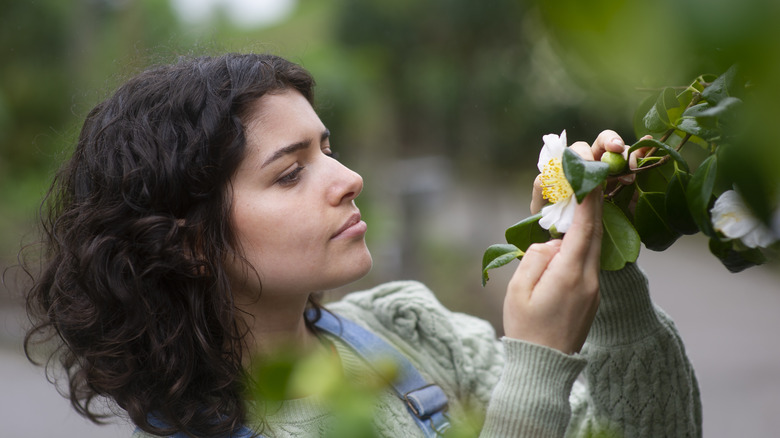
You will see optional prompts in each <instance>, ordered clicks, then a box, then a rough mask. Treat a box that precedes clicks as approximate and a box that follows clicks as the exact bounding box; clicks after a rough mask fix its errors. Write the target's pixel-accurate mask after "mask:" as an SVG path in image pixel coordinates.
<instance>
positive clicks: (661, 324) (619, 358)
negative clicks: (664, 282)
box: [567, 264, 701, 437]
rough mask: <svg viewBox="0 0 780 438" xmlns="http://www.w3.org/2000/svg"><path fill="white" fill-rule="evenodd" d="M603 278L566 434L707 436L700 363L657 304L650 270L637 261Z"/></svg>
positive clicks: (584, 349) (608, 273)
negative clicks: (688, 353) (696, 369)
mask: <svg viewBox="0 0 780 438" xmlns="http://www.w3.org/2000/svg"><path fill="white" fill-rule="evenodd" d="M600 285H601V303H600V305H599V310H598V312H597V314H596V319H595V320H594V322H593V326H592V327H591V331H590V333H589V335H588V339H587V341H586V343H585V346H584V347H583V349H582V352H581V354H582V355H583V356H584V357H585V358H586V359H587V366H586V368H585V371H584V373H583V379H582V384H579V382H578V384H577V385H575V387H574V388H573V391H572V395H571V402H572V417H571V422H570V424H569V428H568V431H567V436H570V437H585V436H665V437H700V436H701V402H700V397H699V389H698V384H697V382H696V376H695V374H694V371H693V367H692V366H691V364H690V362H689V360H688V358H687V356H686V354H685V348H684V346H683V343H682V340H681V339H680V336H679V333H678V331H677V329H676V328H675V326H674V323H673V322H672V321H671V319H670V318H669V317H668V316H667V315H666V313H664V312H663V311H662V310H661V309H660V308H658V307H657V306H655V305H654V304H653V303H652V301H651V299H650V294H649V291H648V283H647V279H646V277H645V276H644V274H643V273H642V271H641V270H640V269H639V267H638V266H636V265H635V264H630V265H628V266H626V268H624V269H623V270H621V271H617V272H606V271H604V272H602V273H601V276H600ZM599 434H601V435H599Z"/></svg>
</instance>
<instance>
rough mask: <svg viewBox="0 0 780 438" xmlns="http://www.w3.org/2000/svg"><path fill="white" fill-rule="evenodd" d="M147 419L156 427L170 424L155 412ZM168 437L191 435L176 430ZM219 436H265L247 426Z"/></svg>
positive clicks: (186, 437)
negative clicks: (257, 433) (255, 432)
mask: <svg viewBox="0 0 780 438" xmlns="http://www.w3.org/2000/svg"><path fill="white" fill-rule="evenodd" d="M146 419H147V420H148V421H149V424H151V425H152V426H154V427H168V424H167V423H165V422H164V421H162V420H160V419H159V418H157V416H155V415H154V414H149V415H147V416H146ZM139 432H141V429H140V428H136V429H135V432H133V434H136V433H139ZM168 438H189V436H188V435H187V434H186V433H184V432H176V433H175V434H173V435H168ZM219 438H263V436H262V435H255V434H254V432H252V431H251V430H249V428H248V427H246V426H241V427H240V428H238V429H236V430H234V431H233V432H231V433H229V434H227V435H223V436H221V437H219Z"/></svg>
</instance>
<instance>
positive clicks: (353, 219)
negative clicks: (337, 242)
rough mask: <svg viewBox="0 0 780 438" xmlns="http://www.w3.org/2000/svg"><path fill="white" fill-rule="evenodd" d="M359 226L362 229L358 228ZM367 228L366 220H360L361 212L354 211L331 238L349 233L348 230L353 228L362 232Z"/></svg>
mask: <svg viewBox="0 0 780 438" xmlns="http://www.w3.org/2000/svg"><path fill="white" fill-rule="evenodd" d="M356 225H362V226H360V227H356ZM357 228H360V230H357ZM364 228H365V222H363V221H361V220H360V212H357V213H354V214H353V215H352V216H350V217H349V219H347V221H346V222H344V225H342V226H341V228H339V229H338V231H336V232H335V233H334V234H333V236H331V237H330V238H331V239H335V238H337V237H340V236H342V235H346V234H348V233H347V231H348V230H351V229H355V231H356V232H357V231H360V232H361V234H362V232H363V231H364Z"/></svg>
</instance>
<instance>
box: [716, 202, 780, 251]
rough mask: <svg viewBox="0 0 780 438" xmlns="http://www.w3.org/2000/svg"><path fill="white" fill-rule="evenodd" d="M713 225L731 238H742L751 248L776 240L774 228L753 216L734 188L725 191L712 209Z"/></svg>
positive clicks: (767, 244) (765, 245)
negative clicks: (768, 226)
mask: <svg viewBox="0 0 780 438" xmlns="http://www.w3.org/2000/svg"><path fill="white" fill-rule="evenodd" d="M710 212H711V213H712V225H713V227H714V228H715V229H716V230H718V231H720V232H721V233H723V235H725V236H726V237H728V238H730V239H740V240H741V241H742V243H744V244H745V246H747V247H749V248H757V247H764V248H765V247H767V246H769V245H771V244H772V243H773V242H774V241H775V240H777V239H776V238H775V236H773V233H772V230H770V229H769V228H767V227H766V226H765V225H764V224H763V223H762V222H761V221H759V220H758V219H756V218H755V217H753V215H752V213H751V212H750V210H749V209H748V208H747V206H746V205H745V203H744V201H743V200H742V197H740V196H739V193H737V192H736V191H734V190H728V191H725V192H723V194H722V195H720V196H719V197H718V199H716V200H715V205H713V207H712V209H711V210H710Z"/></svg>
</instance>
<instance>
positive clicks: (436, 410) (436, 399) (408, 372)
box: [136, 309, 450, 438]
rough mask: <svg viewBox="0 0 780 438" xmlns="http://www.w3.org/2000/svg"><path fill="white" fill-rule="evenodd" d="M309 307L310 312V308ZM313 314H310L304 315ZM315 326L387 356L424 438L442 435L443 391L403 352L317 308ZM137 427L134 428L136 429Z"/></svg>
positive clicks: (445, 424)
mask: <svg viewBox="0 0 780 438" xmlns="http://www.w3.org/2000/svg"><path fill="white" fill-rule="evenodd" d="M313 311H314V310H313V309H312V310H311V311H310V312H313ZM308 316H309V317H310V318H312V319H313V318H314V315H313V314H311V313H310V314H309V315H308ZM315 326H316V327H317V328H319V329H320V330H323V331H325V332H328V333H330V334H332V335H334V336H336V337H338V338H339V339H341V340H342V341H344V343H346V344H347V345H349V346H350V347H351V348H352V349H353V350H354V351H355V352H356V353H357V354H358V355H359V356H360V357H362V358H363V359H364V360H365V361H366V362H367V363H368V364H369V365H371V364H373V363H374V361H375V360H376V359H378V358H390V359H392V360H393V361H394V362H395V363H396V364H397V366H398V377H397V378H396V379H395V381H393V382H390V386H391V387H392V388H393V391H395V393H396V395H398V397H400V398H401V399H402V400H403V401H404V402H405V403H406V407H407V409H408V410H409V412H410V413H411V414H412V418H413V419H414V421H415V422H416V423H417V425H418V426H419V427H420V430H422V432H423V434H424V435H425V437H426V438H435V437H437V436H440V435H442V434H443V433H444V432H445V431H446V430H447V429H448V428H449V427H450V422H449V419H448V418H447V416H446V411H447V395H446V394H444V391H442V389H441V388H440V387H439V386H438V385H435V384H432V383H428V381H427V380H425V378H424V377H423V376H422V375H421V374H420V372H419V371H418V370H417V368H415V367H414V365H412V363H411V362H410V361H409V359H407V358H406V357H405V356H404V355H403V354H401V353H400V352H399V351H398V350H397V349H396V348H395V347H393V346H392V345H390V344H389V343H388V342H386V341H385V340H383V339H382V338H380V337H379V336H377V335H375V334H374V333H372V332H370V331H368V330H367V329H366V328H364V327H362V326H360V325H358V324H357V323H355V322H352V321H350V320H348V319H345V318H343V317H339V316H336V315H334V314H332V313H330V312H328V311H323V312H321V316H320V319H319V320H317V322H316V323H315ZM149 423H150V424H152V425H153V426H157V427H163V426H165V423H164V422H163V421H161V420H159V419H157V417H155V416H154V415H151V414H150V415H149ZM138 430H139V429H136V431H138ZM255 436H256V437H257V438H262V435H253V432H252V431H251V430H249V428H247V427H246V426H242V427H241V428H240V429H238V430H236V431H234V432H233V433H231V434H230V435H227V436H225V437H221V438H251V437H255ZM186 437H187V435H186V434H184V433H183V432H179V433H176V434H174V435H170V438H186Z"/></svg>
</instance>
